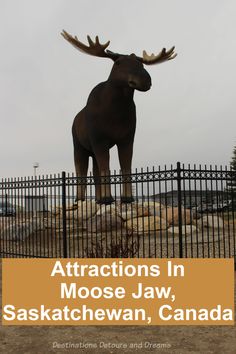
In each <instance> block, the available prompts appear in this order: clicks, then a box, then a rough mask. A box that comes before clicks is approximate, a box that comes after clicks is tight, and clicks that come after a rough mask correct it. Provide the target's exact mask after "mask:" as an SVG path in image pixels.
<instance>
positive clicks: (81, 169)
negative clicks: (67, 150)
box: [74, 144, 89, 201]
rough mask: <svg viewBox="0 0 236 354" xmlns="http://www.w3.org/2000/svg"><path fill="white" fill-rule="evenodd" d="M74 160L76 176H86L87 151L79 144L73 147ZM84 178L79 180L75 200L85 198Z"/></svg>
mask: <svg viewBox="0 0 236 354" xmlns="http://www.w3.org/2000/svg"><path fill="white" fill-rule="evenodd" d="M74 161H75V170H76V175H77V177H87V171H88V161H89V153H88V151H87V150H85V149H84V148H83V147H82V146H81V145H80V144H78V145H77V146H76V147H74ZM85 191H86V179H85V180H84V181H81V180H79V183H78V185H77V196H76V201H78V200H85Z"/></svg>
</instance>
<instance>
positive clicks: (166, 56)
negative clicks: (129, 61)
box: [138, 47, 177, 65]
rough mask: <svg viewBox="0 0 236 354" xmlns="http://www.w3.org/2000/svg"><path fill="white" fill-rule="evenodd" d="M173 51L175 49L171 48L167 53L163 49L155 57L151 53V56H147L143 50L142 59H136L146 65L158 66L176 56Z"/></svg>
mask: <svg viewBox="0 0 236 354" xmlns="http://www.w3.org/2000/svg"><path fill="white" fill-rule="evenodd" d="M174 50H175V47H172V48H170V49H169V50H167V51H166V49H165V48H163V49H162V51H161V52H160V53H159V54H157V55H154V54H153V53H152V54H151V55H148V54H147V52H146V51H145V50H144V51H143V57H142V58H141V57H138V59H139V60H140V61H141V62H142V63H143V64H146V65H152V64H160V63H163V62H164V61H167V60H172V59H174V58H175V57H176V56H177V53H174Z"/></svg>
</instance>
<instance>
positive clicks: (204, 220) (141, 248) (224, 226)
mask: <svg viewBox="0 0 236 354" xmlns="http://www.w3.org/2000/svg"><path fill="white" fill-rule="evenodd" d="M130 182H131V183H132V191H133V197H134V201H133V202H132V203H130V204H125V203H122V202H121V199H120V197H121V194H122V183H130ZM234 182H235V172H234V171H232V170H230V169H227V168H225V169H222V167H220V168H217V167H214V168H212V167H211V166H210V168H207V167H206V166H204V168H203V167H202V166H199V167H198V168H196V166H194V167H193V168H191V167H190V166H187V167H185V166H184V165H182V166H181V164H180V163H177V166H176V167H175V168H174V167H173V166H171V167H170V168H169V169H167V168H166V167H165V168H164V169H161V168H160V167H159V168H157V169H154V168H152V169H151V170H150V169H146V171H144V170H141V171H139V172H138V171H137V170H136V171H135V173H133V174H131V175H129V176H122V175H121V174H115V173H114V174H113V175H111V176H109V177H106V178H104V179H103V181H102V183H109V184H110V185H111V192H112V195H113V198H114V202H113V203H112V204H111V205H99V204H97V203H96V200H95V184H94V179H93V177H92V176H91V175H90V176H88V177H87V178H78V177H76V176H75V175H73V174H71V175H70V174H66V173H65V172H62V174H60V175H50V176H41V177H34V178H33V177H31V178H11V179H2V180H1V182H0V255H1V257H46V258H48V257H114V258H115V257H169V258H170V257H180V258H182V257H194V258H195V257H197V258H199V257H203V258H205V257H207V258H209V257H213V258H216V257H217V258H218V257H219V258H222V257H224V258H226V257H235V254H236V252H235V239H236V232H235V222H236V216H235V214H236V190H235V187H234V186H235V183H234ZM81 185H85V186H86V198H85V200H84V201H83V202H82V201H78V202H77V203H75V199H76V193H77V188H78V186H81Z"/></svg>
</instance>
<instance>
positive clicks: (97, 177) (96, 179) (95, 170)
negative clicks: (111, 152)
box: [93, 156, 101, 201]
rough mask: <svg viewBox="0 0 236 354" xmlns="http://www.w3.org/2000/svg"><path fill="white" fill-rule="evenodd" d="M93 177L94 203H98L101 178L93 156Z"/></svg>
mask: <svg viewBox="0 0 236 354" xmlns="http://www.w3.org/2000/svg"><path fill="white" fill-rule="evenodd" d="M93 177H94V183H95V197H96V201H99V200H100V199H101V178H100V174H99V169H98V164H97V161H96V158H95V157H94V156H93Z"/></svg>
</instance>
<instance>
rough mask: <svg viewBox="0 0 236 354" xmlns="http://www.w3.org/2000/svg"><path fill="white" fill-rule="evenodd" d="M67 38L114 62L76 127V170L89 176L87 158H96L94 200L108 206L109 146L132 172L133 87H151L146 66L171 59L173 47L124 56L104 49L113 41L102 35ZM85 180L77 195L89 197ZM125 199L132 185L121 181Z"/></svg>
mask: <svg viewBox="0 0 236 354" xmlns="http://www.w3.org/2000/svg"><path fill="white" fill-rule="evenodd" d="M62 35H63V37H64V38H65V39H67V40H68V41H69V42H70V43H71V44H73V45H74V46H75V47H76V48H77V49H79V50H81V51H83V52H86V53H87V54H91V55H96V56H100V57H108V58H110V59H112V60H113V61H114V64H113V67H112V70H111V73H110V75H109V77H108V80H107V81H105V82H102V83H100V84H98V85H97V86H96V87H95V88H94V89H93V90H92V92H91V93H90V95H89V97H88V101H87V104H86V106H85V107H84V108H83V109H82V110H81V111H80V112H79V113H78V114H77V116H76V117H75V119H74V123H73V126H72V136H73V143H74V161H75V168H76V174H77V176H79V177H86V176H87V170H88V161H89V157H90V156H91V157H92V159H93V175H94V180H95V185H96V201H97V202H98V203H102V204H110V203H112V201H113V198H112V196H111V190H110V185H109V183H103V180H102V179H103V178H104V177H107V176H109V149H110V148H112V147H113V146H114V145H117V149H118V156H119V162H120V167H121V171H122V175H123V176H124V175H130V173H131V163H132V155H133V142H134V135H135V128H136V109H135V103H134V100H133V96H134V90H139V91H147V90H149V89H150V87H151V77H150V75H149V74H148V72H147V71H146V70H145V69H144V66H143V64H152V63H154V61H155V62H156V61H157V59H158V58H159V61H158V62H161V61H164V60H170V59H173V58H174V57H175V56H176V54H175V55H173V50H174V47H173V48H171V50H170V51H167V52H166V51H165V49H163V50H162V52H161V53H160V54H159V56H153V55H152V56H148V55H147V54H146V52H144V57H143V58H140V57H137V56H136V55H134V54H131V55H123V54H116V53H113V52H111V51H108V50H107V51H105V49H106V47H107V46H108V45H109V42H108V43H106V44H104V45H102V44H100V43H99V40H98V37H96V42H95V43H93V42H92V41H91V39H90V37H89V36H88V41H89V44H90V47H87V46H85V45H84V44H83V43H81V42H79V41H78V39H77V37H75V38H73V37H72V36H70V35H69V34H68V33H67V32H65V31H64V32H63V33H62ZM85 189H86V185H85V184H83V183H82V184H80V185H79V186H78V191H77V199H78V200H84V199H85ZM121 201H122V202H125V203H130V202H132V201H133V197H132V187H131V183H128V182H126V183H123V190H122V196H121Z"/></svg>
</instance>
